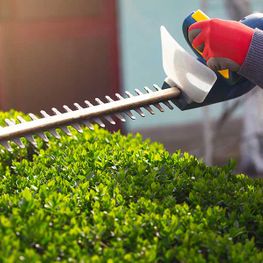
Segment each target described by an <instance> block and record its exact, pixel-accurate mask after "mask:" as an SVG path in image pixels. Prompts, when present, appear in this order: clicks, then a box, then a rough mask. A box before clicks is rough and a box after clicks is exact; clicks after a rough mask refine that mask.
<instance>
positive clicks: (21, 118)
mask: <svg viewBox="0 0 263 263" xmlns="http://www.w3.org/2000/svg"><path fill="white" fill-rule="evenodd" d="M17 119H18V120H19V121H20V122H21V123H25V122H27V121H26V120H25V119H24V118H23V117H21V116H17Z"/></svg>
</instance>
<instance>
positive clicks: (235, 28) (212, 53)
mask: <svg viewBox="0 0 263 263" xmlns="http://www.w3.org/2000/svg"><path fill="white" fill-rule="evenodd" d="M253 34H254V29H252V28H250V27H248V26H246V25H244V24H242V23H240V22H236V21H228V20H221V19H210V20H205V21H201V22H197V23H194V24H193V25H191V26H190V28H189V31H188V37H189V41H190V43H191V44H192V46H193V47H194V48H196V49H198V50H199V51H201V52H203V54H202V55H203V57H204V59H205V60H206V62H207V65H208V67H210V68H211V69H213V70H215V71H217V70H222V69H229V70H231V71H238V70H239V68H240V66H241V65H242V64H243V62H244V60H245V58H246V55H247V52H248V49H249V46H250V43H251V40H252V37H253Z"/></svg>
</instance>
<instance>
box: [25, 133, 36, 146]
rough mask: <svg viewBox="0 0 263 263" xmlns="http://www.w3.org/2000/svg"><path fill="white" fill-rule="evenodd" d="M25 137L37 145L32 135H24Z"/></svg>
mask: <svg viewBox="0 0 263 263" xmlns="http://www.w3.org/2000/svg"><path fill="white" fill-rule="evenodd" d="M25 138H26V139H27V140H28V141H29V142H30V143H31V144H32V145H33V146H34V147H37V142H36V141H35V139H34V138H33V136H32V135H26V136H25Z"/></svg>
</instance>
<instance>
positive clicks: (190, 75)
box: [0, 10, 263, 151]
mask: <svg viewBox="0 0 263 263" xmlns="http://www.w3.org/2000/svg"><path fill="white" fill-rule="evenodd" d="M204 19H208V17H207V16H206V15H205V14H204V13H202V12H201V11H200V10H198V11H196V12H193V13H191V14H190V15H189V16H188V17H187V18H186V19H185V21H184V23H183V33H184V36H185V39H186V40H187V42H188V44H190V43H189V40H188V28H189V26H190V25H191V24H193V23H195V22H196V21H200V20H204ZM260 19H261V20H262V18H260ZM258 20H259V18H257V19H255V18H254V19H251V18H250V19H244V20H242V21H241V22H242V23H245V24H247V25H249V26H251V27H256V26H257V27H258V24H257V21H258ZM262 27H263V23H262ZM161 38H162V52H163V67H164V71H165V74H166V76H167V78H166V79H165V81H164V83H163V86H162V88H160V87H159V86H157V85H154V86H153V88H154V89H150V88H147V87H146V88H145V91H146V92H144V93H143V92H141V91H140V90H138V89H136V90H135V92H136V95H133V94H131V93H130V92H127V91H126V92H125V93H126V96H125V97H124V96H122V95H120V94H118V93H117V94H116V98H117V100H114V99H112V98H111V97H109V96H106V97H105V101H102V100H101V99H99V98H96V99H95V101H96V105H94V104H92V103H91V102H90V101H87V100H86V101H85V106H81V105H80V104H78V103H75V104H74V109H71V108H69V107H68V106H65V105H64V106H63V108H64V110H63V112H61V111H59V110H58V109H56V108H52V112H53V114H52V115H50V114H48V113H47V112H45V111H41V112H40V113H41V115H42V117H37V116H36V115H34V114H32V113H31V114H29V117H30V118H31V120H30V121H27V120H25V119H23V118H22V117H18V118H17V119H18V123H17V121H16V120H9V119H6V120H5V122H6V123H7V126H6V127H3V128H1V129H0V143H1V144H2V145H3V146H4V147H5V148H6V149H7V150H9V151H12V147H11V146H10V144H9V142H10V141H13V142H15V143H16V144H17V145H18V146H19V147H21V148H24V147H25V146H24V144H23V142H22V141H21V137H24V138H26V139H27V140H28V141H29V142H30V143H31V144H33V145H34V146H36V145H37V144H36V141H35V138H34V136H39V137H40V138H42V139H43V140H44V141H46V142H48V137H47V136H46V134H45V132H48V133H50V134H51V135H52V136H54V137H56V138H60V135H59V134H58V133H57V131H56V129H57V128H59V129H61V130H62V131H63V132H65V133H66V134H67V135H71V132H70V131H69V129H68V126H72V127H73V128H75V129H76V130H77V131H79V132H81V131H82V129H81V124H84V125H86V126H87V127H88V128H90V129H93V126H92V124H93V123H97V124H99V126H100V127H105V123H106V122H109V123H110V124H112V125H114V124H116V122H115V119H119V120H120V121H122V122H125V121H126V117H129V118H131V119H132V120H134V119H135V116H134V113H132V111H134V112H136V113H137V114H138V115H139V116H141V117H144V116H145V115H144V112H143V110H142V108H143V109H144V110H146V111H148V112H149V113H150V114H154V111H153V108H152V107H155V108H157V109H158V110H159V111H161V112H163V111H164V108H163V105H164V106H165V107H168V108H169V109H173V105H172V104H175V105H176V106H177V107H179V108H180V109H181V110H186V109H191V108H197V107H202V106H205V105H209V104H213V103H216V102H221V101H224V100H228V99H232V98H235V97H238V96H241V95H242V94H244V93H246V92H248V91H249V90H251V89H252V88H253V87H254V85H253V84H252V83H250V82H249V81H248V80H247V79H245V78H242V77H239V76H238V75H236V74H235V73H232V72H229V71H228V70H226V71H224V72H217V73H215V72H213V71H212V70H211V69H209V68H208V67H207V66H206V63H205V61H204V59H203V58H202V54H201V53H199V52H198V51H196V50H194V51H195V53H196V54H197V56H198V59H196V58H194V57H192V56H191V55H189V54H188V53H187V52H186V51H185V50H184V49H183V48H182V47H181V46H180V45H179V44H178V43H177V42H176V41H175V40H174V39H173V38H172V36H171V35H170V34H169V33H168V31H167V30H166V29H165V28H164V27H161ZM161 104H163V105H161Z"/></svg>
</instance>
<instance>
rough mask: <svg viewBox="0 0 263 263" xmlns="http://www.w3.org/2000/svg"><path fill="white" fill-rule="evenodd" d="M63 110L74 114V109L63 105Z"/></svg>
mask: <svg viewBox="0 0 263 263" xmlns="http://www.w3.org/2000/svg"><path fill="white" fill-rule="evenodd" d="M62 107H63V109H64V110H65V111H66V112H72V109H71V108H70V107H68V106H67V105H63V106H62Z"/></svg>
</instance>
